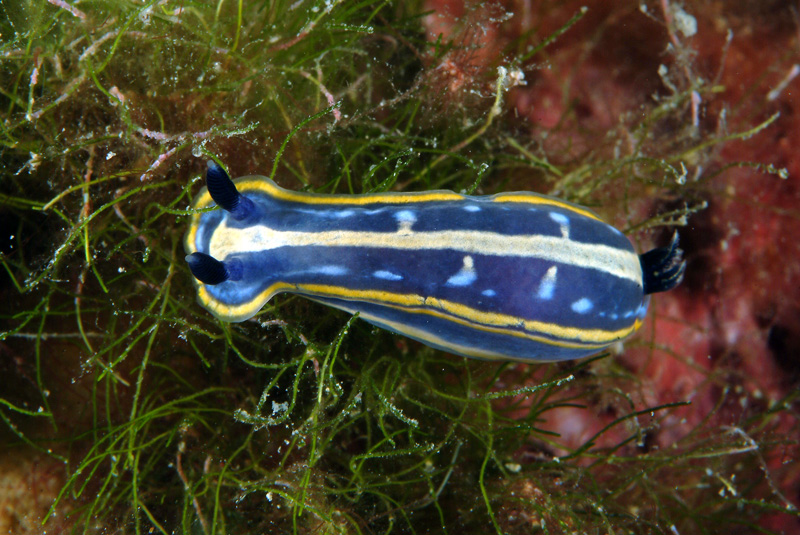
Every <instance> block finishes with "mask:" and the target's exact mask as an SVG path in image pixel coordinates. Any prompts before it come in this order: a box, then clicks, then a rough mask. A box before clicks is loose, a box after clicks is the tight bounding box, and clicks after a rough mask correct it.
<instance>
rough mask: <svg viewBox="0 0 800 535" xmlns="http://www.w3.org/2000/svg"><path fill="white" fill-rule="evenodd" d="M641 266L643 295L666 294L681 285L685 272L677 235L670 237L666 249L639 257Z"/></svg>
mask: <svg viewBox="0 0 800 535" xmlns="http://www.w3.org/2000/svg"><path fill="white" fill-rule="evenodd" d="M639 262H640V263H641V264H642V274H643V279H644V293H645V295H648V294H654V293H657V292H666V291H667V290H671V289H673V288H674V287H676V286H677V285H679V284H680V283H681V281H682V280H683V273H684V271H686V261H685V260H684V259H683V251H682V250H681V249H680V248H679V247H678V233H677V232H676V233H675V234H673V235H672V240H671V241H670V243H669V245H668V246H667V247H660V248H658V249H653V250H652V251H648V252H646V253H644V254H642V255H639Z"/></svg>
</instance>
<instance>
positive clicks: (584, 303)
mask: <svg viewBox="0 0 800 535" xmlns="http://www.w3.org/2000/svg"><path fill="white" fill-rule="evenodd" d="M593 307H594V304H593V303H592V302H591V301H590V300H589V299H587V298H585V297H581V298H580V299H578V300H577V301H575V302H574V303H572V311H573V312H577V313H578V314H586V313H587V312H589V311H590V310H591V309H592V308H593Z"/></svg>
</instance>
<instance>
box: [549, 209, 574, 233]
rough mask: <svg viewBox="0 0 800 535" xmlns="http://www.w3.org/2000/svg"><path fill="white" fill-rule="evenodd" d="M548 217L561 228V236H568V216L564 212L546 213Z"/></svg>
mask: <svg viewBox="0 0 800 535" xmlns="http://www.w3.org/2000/svg"><path fill="white" fill-rule="evenodd" d="M548 215H549V216H550V219H552V220H553V221H555V222H556V223H558V225H559V227H560V229H561V237H562V238H567V239H568V238H569V218H568V217H567V216H565V215H564V214H559V213H558V212H550V213H549V214H548Z"/></svg>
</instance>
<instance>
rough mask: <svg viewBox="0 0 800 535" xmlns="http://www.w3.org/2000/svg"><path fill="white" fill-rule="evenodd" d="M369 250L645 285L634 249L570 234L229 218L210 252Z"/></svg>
mask: <svg viewBox="0 0 800 535" xmlns="http://www.w3.org/2000/svg"><path fill="white" fill-rule="evenodd" d="M285 246H290V247H304V246H321V247H364V248H387V249H401V250H415V251H420V250H451V251H458V252H460V253H463V254H465V255H487V256H509V257H517V258H520V257H521V258H537V259H541V260H545V261H548V262H553V263H559V264H566V265H572V266H578V267H581V268H586V269H596V270H599V271H602V272H605V273H608V274H610V275H614V276H615V277H619V278H622V279H627V280H631V281H633V282H636V283H638V284H641V283H642V268H641V265H640V264H639V257H638V256H637V255H636V253H634V252H633V251H628V250H624V249H618V248H616V247H610V246H608V245H601V244H590V243H581V242H576V241H573V240H571V239H569V238H568V237H566V236H542V235H539V234H529V235H508V234H501V233H497V232H483V231H475V230H444V231H431V232H416V231H408V230H406V231H405V232H369V231H350V230H330V231H323V232H295V231H279V230H275V229H273V228H270V227H267V226H265V225H254V226H251V227H247V228H232V227H229V226H228V225H227V218H226V219H225V220H224V221H223V222H222V223H221V224H220V225H219V226H218V227H217V228H216V229H215V230H214V232H213V235H212V236H211V241H210V244H209V254H210V255H211V256H213V257H214V258H217V259H220V260H224V259H225V258H226V257H227V256H228V255H231V254H238V255H241V254H245V253H255V252H259V251H265V250H269V249H275V248H278V247H285Z"/></svg>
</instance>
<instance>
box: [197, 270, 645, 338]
mask: <svg viewBox="0 0 800 535" xmlns="http://www.w3.org/2000/svg"><path fill="white" fill-rule="evenodd" d="M283 291H289V292H292V293H299V294H305V295H309V296H312V297H313V296H318V297H322V298H325V297H332V298H337V299H343V300H350V301H364V302H369V303H372V304H376V305H381V306H385V307H390V308H395V309H398V310H403V311H406V312H410V313H415V314H429V315H432V316H436V317H439V318H442V319H446V320H448V321H453V322H455V323H459V324H461V325H465V326H467V327H470V328H473V329H478V330H482V331H486V332H494V333H497V334H503V335H511V336H516V337H520V338H525V339H528V340H534V341H537V342H542V343H545V344H550V345H554V346H559V347H574V348H589V349H592V348H594V347H595V344H596V348H597V349H599V348H602V347H605V346H606V345H608V344H609V343H612V342H615V341H617V340H620V339H622V338H625V337H626V336H628V335H630V334H631V333H633V332H634V331H635V330H636V329H638V328H639V325H640V322H639V321H638V320H637V321H636V322H635V323H634V325H632V326H630V327H627V328H624V329H619V330H617V331H607V330H603V329H581V328H578V327H564V326H562V325H558V324H556V323H545V322H542V321H534V320H525V319H523V318H518V317H515V316H510V315H507V314H496V313H492V312H483V311H480V310H477V309H474V308H471V307H468V306H466V305H462V304H460V303H454V302H452V301H446V300H444V299H437V298H433V297H428V298H425V297H422V296H421V295H414V294H395V293H391V292H382V291H376V290H352V289H350V288H345V287H340V286H329V285H323V284H304V285H294V284H287V283H284V282H278V283H275V284H273V285H271V286H270V287H269V288H267V289H265V290H264V291H263V292H261V293H260V294H258V295H257V296H255V297H254V298H253V299H251V300H250V301H248V302H247V303H243V304H241V305H226V304H224V303H221V302H219V301H217V300H216V299H215V298H214V297H213V296H211V294H210V293H209V292H208V289H207V288H206V286H205V285H204V284H202V283H200V284H199V285H198V291H197V294H198V298H199V300H200V302H201V304H202V305H203V306H205V307H206V308H207V309H208V310H210V311H211V312H212V313H213V314H214V315H216V316H217V317H219V318H220V319H223V320H226V321H243V320H246V319H248V318H250V317H252V316H254V315H255V314H256V313H257V312H258V311H259V310H260V309H261V307H262V306H263V305H264V303H266V302H267V301H269V300H270V299H271V298H272V297H273V296H274V295H275V294H277V293H280V292H283ZM515 328H516V329H515ZM520 328H521V329H524V331H521V330H517V329H520ZM398 330H400V329H398ZM526 331H527V332H526ZM537 332H538V333H542V334H546V335H549V336H552V337H555V338H560V339H561V340H560V341H559V340H552V339H550V338H546V337H544V336H538V335H536V334H534V333H537ZM566 340H574V342H568V341H566Z"/></svg>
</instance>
